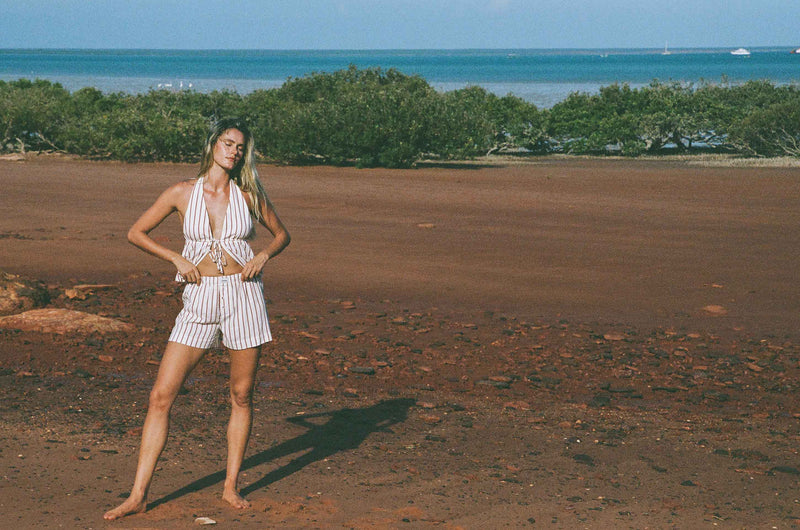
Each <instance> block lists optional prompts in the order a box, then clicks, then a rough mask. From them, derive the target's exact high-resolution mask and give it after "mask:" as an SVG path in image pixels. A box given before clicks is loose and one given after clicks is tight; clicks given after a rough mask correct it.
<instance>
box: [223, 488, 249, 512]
mask: <svg viewBox="0 0 800 530" xmlns="http://www.w3.org/2000/svg"><path fill="white" fill-rule="evenodd" d="M222 500H224V501H225V502H227V503H228V504H230V505H231V506H233V507H234V508H237V509H239V510H244V509H245V508H249V507H250V501H248V500H247V499H245V498H244V497H242V496H241V495H239V492H237V491H233V490H225V491H223V492H222Z"/></svg>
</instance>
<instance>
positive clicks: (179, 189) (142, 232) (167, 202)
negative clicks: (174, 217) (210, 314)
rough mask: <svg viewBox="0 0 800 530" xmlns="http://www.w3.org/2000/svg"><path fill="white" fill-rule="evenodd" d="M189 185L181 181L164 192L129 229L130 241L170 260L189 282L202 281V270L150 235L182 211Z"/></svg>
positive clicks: (159, 256)
mask: <svg viewBox="0 0 800 530" xmlns="http://www.w3.org/2000/svg"><path fill="white" fill-rule="evenodd" d="M187 187H188V188H189V189H190V188H191V185H190V184H188V183H187V182H181V183H178V184H175V185H174V186H171V187H169V188H168V189H167V190H166V191H164V193H162V194H161V195H160V196H159V197H158V199H156V202H154V203H153V205H152V206H150V208H148V209H147V210H146V211H145V212H144V213H143V214H142V215H141V216H140V217H139V219H137V220H136V222H135V223H133V226H131V228H130V230H128V241H130V242H131V243H132V244H134V245H135V246H137V247H139V248H140V249H142V250H144V251H145V252H147V253H148V254H152V255H153V256H156V257H158V258H161V259H163V260H165V261H169V262H170V263H172V264H173V265H175V268H176V269H177V270H178V273H179V274H180V275H181V276H182V277H183V278H184V279H185V280H186V281H187V282H189V283H195V282H196V283H199V282H200V272H199V271H198V270H197V267H196V266H195V265H194V264H193V263H192V262H191V261H189V260H187V259H186V258H184V257H183V256H181V255H180V254H179V253H177V252H175V251H174V250H171V249H168V248H167V247H165V246H163V245H159V244H158V243H156V242H155V241H154V240H153V238H151V237H150V235H149V234H150V231H152V230H153V229H154V228H155V227H157V226H158V225H160V224H161V222H162V221H163V220H164V219H166V218H167V217H169V216H170V214H172V213H173V212H175V211H181V208H182V207H184V204H183V203H184V202H185V199H186V194H187Z"/></svg>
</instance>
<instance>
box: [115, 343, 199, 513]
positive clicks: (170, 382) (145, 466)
mask: <svg viewBox="0 0 800 530" xmlns="http://www.w3.org/2000/svg"><path fill="white" fill-rule="evenodd" d="M203 353H205V350H204V349H202V348H193V347H191V346H186V345H184V344H178V343H177V342H168V343H167V347H166V349H165V350H164V356H163V357H162V359H161V364H160V365H159V367H158V376H157V377H156V382H155V383H154V384H153V389H152V390H151V391H150V401H149V403H148V406H147V417H146V418H145V420H144V427H143V429H142V445H141V447H140V449H139V463H138V465H137V467H136V478H135V479H134V482H133V489H132V490H131V494H130V496H129V497H128V499H127V500H126V501H125V502H123V503H122V504H120V505H119V506H117V507H116V508H114V509H113V510H109V511H108V512H106V514H105V515H104V516H103V517H104V518H105V519H108V520H111V519H118V518H120V517H123V516H125V515H128V514H131V513H138V512H143V511H145V509H146V508H147V491H148V490H149V489H150V481H151V480H152V478H153V472H154V471H155V469H156V462H157V461H158V457H159V456H160V455H161V451H162V450H163V449H164V445H165V444H166V443H167V432H168V431H169V412H170V409H171V408H172V404H173V403H174V401H175V397H176V396H177V395H178V391H179V390H180V389H181V386H182V385H183V382H184V381H185V380H186V377H187V376H188V375H189V373H190V372H191V371H192V369H193V368H194V367H195V366H197V363H198V362H199V361H200V359H201V358H202V357H203Z"/></svg>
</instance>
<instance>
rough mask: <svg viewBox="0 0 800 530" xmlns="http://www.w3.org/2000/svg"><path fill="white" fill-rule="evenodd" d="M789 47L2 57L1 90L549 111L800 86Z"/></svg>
mask: <svg viewBox="0 0 800 530" xmlns="http://www.w3.org/2000/svg"><path fill="white" fill-rule="evenodd" d="M791 49H792V48H791V47H788V46H787V47H785V48H752V49H751V50H750V52H751V54H750V55H749V56H736V55H732V54H731V53H730V51H731V50H730V49H676V50H670V53H669V54H667V55H665V54H663V51H664V50H662V49H657V50H656V49H629V50H620V49H617V50H378V51H375V50H372V51H352V50H350V51H348V50H334V51H328V50H323V51H276V50H59V49H37V50H14V49H2V50H0V80H4V81H9V80H16V79H20V78H26V79H36V78H39V79H47V80H50V81H56V82H59V83H61V84H62V85H63V86H64V87H65V88H67V89H68V90H71V91H74V90H77V89H80V88H83V87H87V86H91V87H95V88H98V89H99V90H102V91H103V92H128V93H142V92H147V91H148V90H150V89H157V88H166V89H169V90H181V89H188V90H195V91H198V92H210V91H213V90H232V91H236V92H238V93H240V94H246V93H249V92H252V91H253V90H258V89H268V88H275V87H278V86H280V85H282V84H283V83H284V82H285V81H286V80H287V79H288V78H291V77H302V76H304V75H307V74H309V73H312V72H333V71H336V70H340V69H343V68H347V67H348V66H349V65H351V64H353V65H356V66H358V67H360V68H366V67H381V68H384V69H389V68H396V69H397V70H399V71H401V72H403V73H405V74H418V75H420V76H422V77H423V78H425V79H426V80H427V81H428V83H430V84H431V86H433V87H434V88H436V89H437V90H441V91H449V90H454V89H458V88H463V87H465V86H472V85H478V86H482V87H484V88H486V89H487V90H489V91H491V92H493V93H495V94H497V95H499V96H504V95H507V94H513V95H515V96H518V97H520V98H522V99H525V100H526V101H529V102H532V103H534V104H535V105H536V106H538V107H542V108H548V107H551V106H553V105H554V104H555V103H558V102H559V101H562V100H563V99H564V98H566V97H567V96H568V95H569V94H570V93H572V92H588V93H596V92H597V91H598V90H599V89H600V88H601V87H603V86H607V85H610V84H613V83H628V84H629V85H630V86H632V87H641V86H645V85H648V84H649V83H651V82H652V81H653V80H659V81H680V82H684V83H695V84H697V83H700V82H712V83H718V82H723V81H727V82H731V83H741V82H744V81H747V80H751V79H760V80H769V81H771V82H773V83H775V84H780V85H782V84H795V83H800V54H792V53H790V51H791Z"/></svg>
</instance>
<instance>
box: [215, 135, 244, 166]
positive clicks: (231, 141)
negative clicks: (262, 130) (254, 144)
mask: <svg viewBox="0 0 800 530" xmlns="http://www.w3.org/2000/svg"><path fill="white" fill-rule="evenodd" d="M244 147H245V146H244V134H242V131H240V130H239V129H228V130H227V131H225V132H224V133H222V134H221V135H220V136H219V138H217V141H216V143H215V144H214V150H213V155H214V163H215V164H216V165H218V166H219V167H221V168H222V169H224V170H225V171H232V170H233V168H235V167H236V166H237V165H238V164H239V162H241V161H242V157H244Z"/></svg>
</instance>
